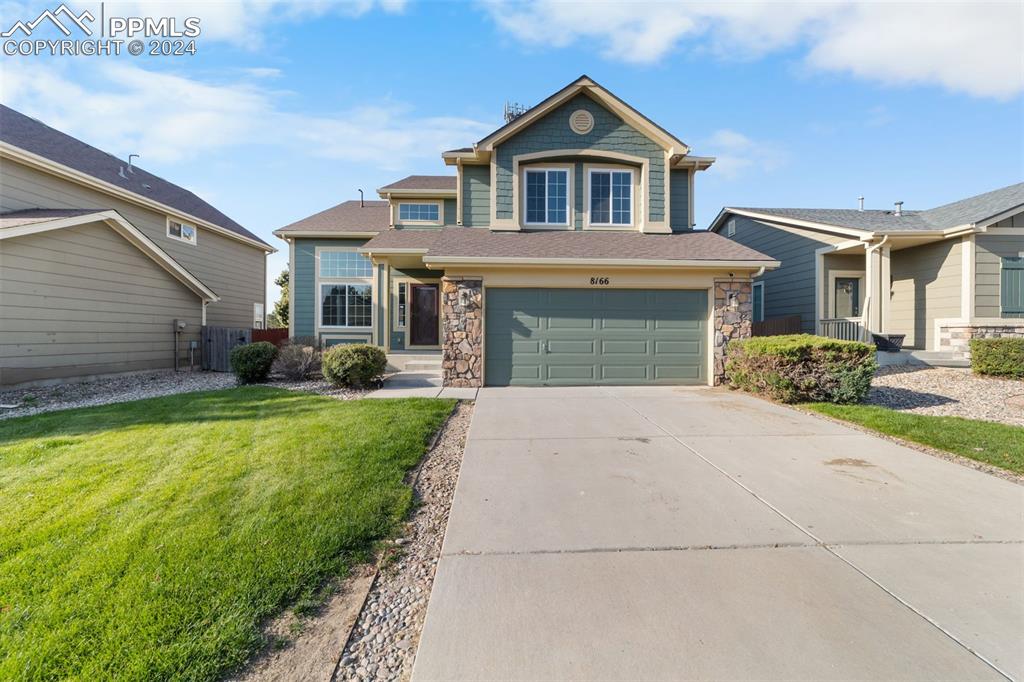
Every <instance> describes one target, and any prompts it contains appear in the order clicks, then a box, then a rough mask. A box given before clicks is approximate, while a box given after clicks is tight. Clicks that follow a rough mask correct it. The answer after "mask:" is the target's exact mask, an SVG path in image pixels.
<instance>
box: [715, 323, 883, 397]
mask: <svg viewBox="0 0 1024 682" xmlns="http://www.w3.org/2000/svg"><path fill="white" fill-rule="evenodd" d="M726 358H727V360H726V365H725V373H726V376H727V377H728V379H729V383H730V384H732V385H733V386H735V387H736V388H741V389H743V390H744V391H749V392H750V393H759V394H762V395H764V396H767V397H769V398H772V399H773V400H779V401H781V402H784V403H800V402H828V403H841V404H842V403H859V402H862V401H863V400H864V398H866V397H867V394H868V389H869V388H871V377H872V376H874V374H875V370H876V369H877V368H878V365H877V363H876V362H875V348H874V346H872V345H869V344H866V343H860V342H859V341H839V340H837V339H828V338H825V337H823V336H811V335H810V334H790V335H787V336H759V337H755V338H752V339H744V340H739V341H730V342H729V346H728V347H727V349H726Z"/></svg>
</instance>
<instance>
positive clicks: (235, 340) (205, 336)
mask: <svg viewBox="0 0 1024 682" xmlns="http://www.w3.org/2000/svg"><path fill="white" fill-rule="evenodd" d="M251 342H252V330H251V329H236V328H233V327H203V333H202V344H203V369H204V370H213V371H214V372H230V371H231V360H230V357H229V356H230V355H231V349H232V348H234V347H235V346H241V345H242V344H245V343H251Z"/></svg>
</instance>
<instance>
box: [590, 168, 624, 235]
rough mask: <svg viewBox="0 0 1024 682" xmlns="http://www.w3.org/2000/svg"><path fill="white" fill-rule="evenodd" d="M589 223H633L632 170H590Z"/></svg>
mask: <svg viewBox="0 0 1024 682" xmlns="http://www.w3.org/2000/svg"><path fill="white" fill-rule="evenodd" d="M590 224H591V225H598V226H607V227H612V226H623V227H626V226H629V225H632V224H633V171H631V170H592V171H590Z"/></svg>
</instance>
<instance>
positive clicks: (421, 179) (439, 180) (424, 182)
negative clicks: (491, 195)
mask: <svg viewBox="0 0 1024 682" xmlns="http://www.w3.org/2000/svg"><path fill="white" fill-rule="evenodd" d="M456 181H457V178H456V177H455V176H454V175H410V176H409V177H407V178H402V179H401V180H399V181H398V182H392V183H391V184H390V185H384V186H383V187H381V188H380V189H379V190H378V191H379V192H387V191H388V190H391V189H422V190H431V189H433V190H438V189H441V190H445V191H449V190H454V189H455V183H456Z"/></svg>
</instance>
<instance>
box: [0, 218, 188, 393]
mask: <svg viewBox="0 0 1024 682" xmlns="http://www.w3.org/2000/svg"><path fill="white" fill-rule="evenodd" d="M174 319H182V320H185V322H186V323H187V327H186V333H185V334H184V335H182V337H181V344H180V347H181V356H182V357H187V348H188V342H189V341H191V340H198V338H199V328H200V325H201V323H202V302H201V300H200V298H199V297H198V296H197V295H196V294H195V293H194V292H192V291H191V290H190V289H188V288H187V287H186V286H185V285H184V284H182V283H181V282H180V281H178V280H177V279H175V278H174V277H172V276H171V275H170V274H169V273H168V272H167V271H166V270H164V269H163V268H162V267H160V266H159V265H158V264H157V263H155V262H154V261H153V260H152V259H150V258H149V257H147V256H146V255H144V254H143V253H142V252H141V251H139V250H138V249H137V248H136V247H134V246H133V245H131V244H130V243H129V242H127V241H126V240H125V239H123V238H122V237H121V236H120V235H118V234H117V233H116V232H114V231H113V230H112V229H111V228H110V227H108V226H107V225H105V224H102V223H92V224H88V225H83V226H79V227H73V228H66V229H63V230H54V231H52V232H44V233H39V234H34V235H26V236H23V237H15V238H13V239H5V240H3V241H0V384H16V383H22V382H27V381H38V380H44V379H57V378H64V377H74V376H88V375H94V374H107V373H114V372H130V371H136V370H145V369H158V368H163V367H171V366H173V363H174V355H173V352H174V350H173V349H174V341H173V328H172V321H173V320H174Z"/></svg>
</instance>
